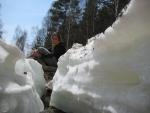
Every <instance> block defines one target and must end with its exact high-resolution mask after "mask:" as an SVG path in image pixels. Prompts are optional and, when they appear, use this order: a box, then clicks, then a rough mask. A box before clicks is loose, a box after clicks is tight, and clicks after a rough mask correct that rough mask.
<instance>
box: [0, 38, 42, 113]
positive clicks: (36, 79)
mask: <svg viewBox="0 0 150 113" xmlns="http://www.w3.org/2000/svg"><path fill="white" fill-rule="evenodd" d="M44 87H45V81H44V77H43V70H42V66H41V65H40V64H39V63H38V62H36V61H34V60H32V59H25V57H24V55H23V54H22V52H20V51H19V49H18V48H17V47H15V46H12V45H8V44H6V43H4V42H2V41H1V40H0V113H39V112H40V111H42V110H43V108H44V106H43V103H42V101H41V100H40V96H41V95H42V94H43V91H44Z"/></svg>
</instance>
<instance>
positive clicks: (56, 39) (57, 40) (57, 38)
mask: <svg viewBox="0 0 150 113" xmlns="http://www.w3.org/2000/svg"><path fill="white" fill-rule="evenodd" d="M51 40H52V44H53V45H57V44H59V43H60V42H61V38H60V35H59V34H58V33H53V35H52V37H51Z"/></svg>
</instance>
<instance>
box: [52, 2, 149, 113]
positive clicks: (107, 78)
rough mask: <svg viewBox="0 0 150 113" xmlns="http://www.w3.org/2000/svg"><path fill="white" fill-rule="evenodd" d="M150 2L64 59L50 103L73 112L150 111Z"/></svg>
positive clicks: (133, 7) (139, 5) (136, 4)
mask: <svg viewBox="0 0 150 113" xmlns="http://www.w3.org/2000/svg"><path fill="white" fill-rule="evenodd" d="M149 11H150V0H132V1H131V3H130V4H129V6H128V9H127V10H126V11H125V12H124V15H123V16H122V17H121V18H119V19H118V20H117V21H116V22H115V23H114V24H113V26H112V27H110V28H108V29H107V30H106V31H105V33H104V34H98V35H96V36H95V37H93V38H91V39H90V40H89V42H88V44H87V45H86V46H81V45H78V44H76V45H74V46H73V47H72V49H70V50H68V52H67V53H66V54H65V55H64V56H62V57H61V58H60V59H59V63H58V70H57V71H56V74H55V76H54V79H53V92H52V97H51V102H50V105H52V106H55V107H57V108H59V109H62V110H64V111H66V112H68V113H149V112H150V50H149V49H150V13H149Z"/></svg>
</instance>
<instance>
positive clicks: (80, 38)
mask: <svg viewBox="0 0 150 113" xmlns="http://www.w3.org/2000/svg"><path fill="white" fill-rule="evenodd" d="M129 2H130V0H58V1H55V2H53V4H52V6H50V8H49V10H48V12H47V15H46V16H45V18H44V21H43V23H42V28H41V29H39V30H38V32H36V36H35V41H34V43H33V48H37V47H38V46H45V47H46V48H51V39H50V37H51V34H52V33H53V32H59V33H60V35H61V38H62V40H63V41H64V43H65V45H66V48H67V49H69V48H70V47H71V46H72V45H73V43H81V44H83V45H85V44H86V42H87V39H89V38H90V37H92V36H94V35H95V34H98V33H101V32H104V31H105V29H106V28H107V27H109V26H111V25H112V23H113V22H114V21H115V20H116V19H117V17H118V16H120V15H121V11H122V9H123V8H125V6H126V5H127V4H128V3H129Z"/></svg>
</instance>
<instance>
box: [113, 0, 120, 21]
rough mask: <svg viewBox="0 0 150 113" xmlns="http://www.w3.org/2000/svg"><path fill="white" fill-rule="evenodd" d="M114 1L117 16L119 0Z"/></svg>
mask: <svg viewBox="0 0 150 113" xmlns="http://www.w3.org/2000/svg"><path fill="white" fill-rule="evenodd" d="M114 2H115V17H116V18H117V16H118V4H119V0H114Z"/></svg>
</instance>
